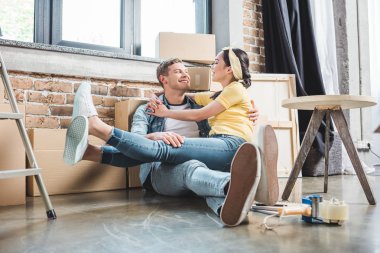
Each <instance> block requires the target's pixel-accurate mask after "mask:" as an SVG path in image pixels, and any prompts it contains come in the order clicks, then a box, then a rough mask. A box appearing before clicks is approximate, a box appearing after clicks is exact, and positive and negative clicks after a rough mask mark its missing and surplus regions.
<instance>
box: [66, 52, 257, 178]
mask: <svg viewBox="0 0 380 253" xmlns="http://www.w3.org/2000/svg"><path fill="white" fill-rule="evenodd" d="M212 72H213V81H217V82H220V83H221V84H222V86H223V90H222V91H221V92H217V93H215V94H213V95H212V97H211V98H210V93H200V94H195V95H194V99H195V101H196V102H197V103H199V104H200V105H205V107H203V108H201V109H193V110H181V111H177V112H175V111H171V110H168V109H167V108H165V107H164V106H158V108H156V109H155V111H154V112H152V114H153V115H155V116H164V117H170V118H175V119H179V120H201V119H206V118H210V119H209V123H210V125H211V131H210V138H207V139H205V138H187V139H186V140H185V141H184V143H183V144H182V145H181V147H180V148H175V147H172V146H170V145H166V144H165V143H163V142H161V141H152V140H149V139H147V138H145V137H143V136H141V135H138V134H134V133H130V132H126V131H122V130H120V129H117V128H112V127H111V126H108V125H106V124H105V123H104V122H102V121H101V120H100V119H99V118H98V117H97V116H94V117H90V118H89V119H87V117H84V116H78V117H76V118H75V119H74V120H73V122H72V123H71V125H70V127H69V129H68V132H67V138H66V144H65V154H64V159H65V161H66V162H67V163H69V164H75V163H76V162H78V161H79V160H81V159H82V157H83V154H84V152H85V150H86V147H87V135H88V133H90V134H92V135H95V136H97V137H99V138H101V139H103V140H104V141H106V142H107V144H109V145H111V146H113V147H115V148H116V149H117V150H119V151H120V152H121V153H123V154H124V155H125V159H124V160H123V165H124V166H125V167H131V166H135V165H138V164H142V163H146V162H153V161H161V162H166V163H174V164H178V163H182V162H185V161H188V160H191V159H196V160H199V161H201V162H203V163H205V164H206V165H207V166H208V167H209V168H210V169H214V170H221V171H229V169H230V164H231V160H232V158H233V156H234V154H235V152H236V150H237V149H238V147H239V146H240V145H241V144H243V143H244V142H250V141H251V140H252V131H253V126H252V122H250V121H249V119H248V117H247V111H248V109H249V108H250V107H251V103H250V100H249V97H248V94H247V92H246V90H245V88H247V87H249V86H250V74H249V59H248V56H247V54H246V53H245V52H244V51H243V50H240V49H236V48H235V49H232V48H227V49H224V50H222V51H221V52H220V53H219V54H218V55H217V57H216V59H215V63H214V64H213V67H212ZM88 103H91V101H88ZM88 106H89V107H91V106H92V107H93V105H92V104H89V105H88ZM93 110H95V108H93ZM74 111H75V108H74Z"/></svg>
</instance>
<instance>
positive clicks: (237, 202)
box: [220, 143, 261, 226]
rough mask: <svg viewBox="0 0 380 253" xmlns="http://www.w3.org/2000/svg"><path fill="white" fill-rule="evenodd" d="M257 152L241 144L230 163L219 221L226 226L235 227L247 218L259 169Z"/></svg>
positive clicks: (247, 144)
mask: <svg viewBox="0 0 380 253" xmlns="http://www.w3.org/2000/svg"><path fill="white" fill-rule="evenodd" d="M260 165H261V164H260V153H259V150H258V149H257V148H256V147H255V146H254V145H253V144H251V143H244V144H242V145H241V146H240V147H239V149H238V150H237V151H236V154H235V157H234V158H233V160H232V163H231V180H230V185H229V188H228V193H227V196H226V199H225V201H224V204H223V206H222V210H221V212H220V219H221V221H222V222H223V224H224V225H226V226H237V225H239V224H240V223H241V222H242V221H243V220H244V219H245V217H246V216H247V214H248V211H249V210H250V208H251V206H252V203H253V201H254V197H255V194H256V190H257V186H258V183H259V180H260V179H259V178H256V176H257V170H258V168H260V167H261V166H260Z"/></svg>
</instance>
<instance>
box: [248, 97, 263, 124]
mask: <svg viewBox="0 0 380 253" xmlns="http://www.w3.org/2000/svg"><path fill="white" fill-rule="evenodd" d="M251 104H252V109H249V110H248V118H249V120H250V121H252V124H253V125H254V126H255V125H256V123H257V120H258V119H259V116H260V113H259V110H258V109H257V107H256V105H255V102H254V101H253V100H251Z"/></svg>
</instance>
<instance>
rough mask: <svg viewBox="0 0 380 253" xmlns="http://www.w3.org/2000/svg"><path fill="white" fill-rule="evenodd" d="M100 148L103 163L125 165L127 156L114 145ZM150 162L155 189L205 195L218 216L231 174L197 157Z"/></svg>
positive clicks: (152, 183)
mask: <svg viewBox="0 0 380 253" xmlns="http://www.w3.org/2000/svg"><path fill="white" fill-rule="evenodd" d="M102 151H103V157H102V163H106V164H110V165H113V166H118V167H126V166H125V163H124V161H126V160H129V159H130V158H128V157H126V156H125V155H124V154H122V153H121V152H120V151H119V150H117V149H116V148H114V147H109V146H104V147H102ZM108 156H112V157H113V159H112V160H110V159H104V158H106V157H108ZM150 165H151V167H150V169H151V172H150V173H151V175H150V180H151V185H152V187H153V190H154V191H155V192H157V193H159V194H162V195H166V196H186V195H190V194H192V193H195V194H196V195H198V196H200V197H204V198H205V199H206V202H207V205H208V206H209V207H210V208H211V209H212V210H213V211H214V212H215V214H216V215H219V211H220V208H221V206H222V205H223V202H224V198H225V193H224V188H225V187H226V185H227V183H228V182H229V181H230V173H228V172H221V171H215V170H210V169H209V168H207V166H206V165H205V164H203V163H201V162H199V161H196V160H189V161H186V162H184V163H181V164H167V163H161V162H154V163H151V164H150ZM142 183H144V182H142Z"/></svg>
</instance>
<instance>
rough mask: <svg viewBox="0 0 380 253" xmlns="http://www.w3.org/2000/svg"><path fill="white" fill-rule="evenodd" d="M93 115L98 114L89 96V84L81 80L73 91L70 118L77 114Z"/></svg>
mask: <svg viewBox="0 0 380 253" xmlns="http://www.w3.org/2000/svg"><path fill="white" fill-rule="evenodd" d="M95 115H98V113H97V111H96V108H95V106H94V103H93V101H92V97H91V84H90V83H88V82H83V83H82V84H81V85H80V86H79V88H78V90H77V92H76V93H75V98H74V108H73V115H72V119H75V118H76V117H77V116H85V117H87V118H89V117H91V116H95Z"/></svg>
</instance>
